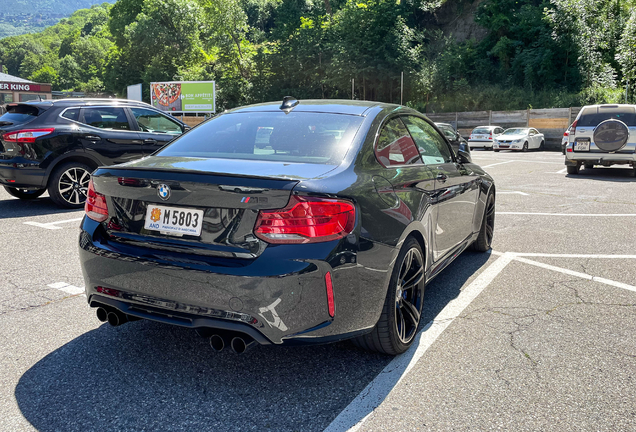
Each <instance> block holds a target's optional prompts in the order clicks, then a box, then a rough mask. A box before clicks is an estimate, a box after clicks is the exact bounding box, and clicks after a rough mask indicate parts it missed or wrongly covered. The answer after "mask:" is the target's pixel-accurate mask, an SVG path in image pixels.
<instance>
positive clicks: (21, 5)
mask: <svg viewBox="0 0 636 432" xmlns="http://www.w3.org/2000/svg"><path fill="white" fill-rule="evenodd" d="M103 2H107V3H114V2H115V0H11V1H0V38H3V37H6V36H15V35H19V34H24V33H33V32H38V31H41V30H43V29H45V28H46V27H48V26H51V25H53V24H55V23H57V22H58V21H59V20H60V19H61V18H64V17H67V16H69V15H71V14H72V13H73V12H75V11H76V10H78V9H83V8H89V7H91V6H93V5H94V4H99V3H103Z"/></svg>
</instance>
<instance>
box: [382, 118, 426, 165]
mask: <svg viewBox="0 0 636 432" xmlns="http://www.w3.org/2000/svg"><path fill="white" fill-rule="evenodd" d="M375 156H376V157H377V158H378V161H379V162H380V163H381V164H382V166H384V167H385V168H390V167H394V166H403V165H416V164H420V165H421V164H422V160H421V159H420V154H419V153H418V151H417V148H416V147H415V143H414V142H413V138H412V137H411V135H410V134H409V131H408V130H407V129H406V127H405V126H404V123H402V121H401V120H400V119H399V118H394V119H393V120H390V121H389V122H388V123H387V124H385V125H384V127H382V131H380V135H379V136H378V141H377V142H376V143H375Z"/></svg>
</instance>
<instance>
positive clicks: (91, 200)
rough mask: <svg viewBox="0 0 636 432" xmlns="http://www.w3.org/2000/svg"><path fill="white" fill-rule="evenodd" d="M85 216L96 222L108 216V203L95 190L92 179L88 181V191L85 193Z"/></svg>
mask: <svg viewBox="0 0 636 432" xmlns="http://www.w3.org/2000/svg"><path fill="white" fill-rule="evenodd" d="M84 211H85V212H86V216H88V217H89V218H90V219H93V220H94V221H96V222H104V221H105V220H106V218H108V205H107V204H106V197H105V196H104V195H102V194H100V193H98V192H95V186H93V180H91V181H90V182H88V193H87V194H86V204H85V205H84Z"/></svg>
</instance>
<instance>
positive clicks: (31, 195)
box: [4, 186, 46, 200]
mask: <svg viewBox="0 0 636 432" xmlns="http://www.w3.org/2000/svg"><path fill="white" fill-rule="evenodd" d="M4 190H6V191H7V192H8V193H9V195H11V196H14V197H16V198H20V199H21V200H32V199H36V198H38V197H40V196H41V195H42V194H43V193H44V192H46V189H35V190H28V189H20V188H14V187H10V186H5V187H4Z"/></svg>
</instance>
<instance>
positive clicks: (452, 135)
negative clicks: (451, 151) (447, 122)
mask: <svg viewBox="0 0 636 432" xmlns="http://www.w3.org/2000/svg"><path fill="white" fill-rule="evenodd" d="M440 130H441V131H442V132H444V135H446V138H448V139H449V140H454V139H456V138H457V135H455V131H454V130H452V129H451V128H449V127H448V126H442V127H440Z"/></svg>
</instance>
